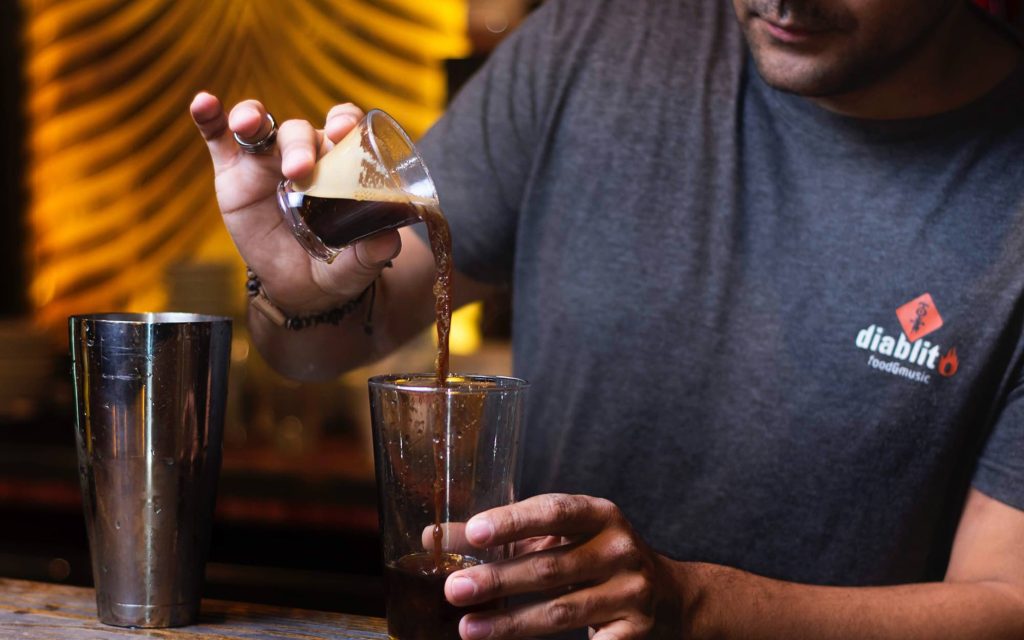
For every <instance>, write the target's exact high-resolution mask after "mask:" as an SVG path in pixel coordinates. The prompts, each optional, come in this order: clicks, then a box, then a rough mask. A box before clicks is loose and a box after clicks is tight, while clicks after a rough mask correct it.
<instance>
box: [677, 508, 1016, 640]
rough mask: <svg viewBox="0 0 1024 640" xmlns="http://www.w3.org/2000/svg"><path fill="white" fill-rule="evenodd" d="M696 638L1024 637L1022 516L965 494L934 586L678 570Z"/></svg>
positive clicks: (908, 639)
mask: <svg viewBox="0 0 1024 640" xmlns="http://www.w3.org/2000/svg"><path fill="white" fill-rule="evenodd" d="M678 575H679V577H680V583H681V584H683V585H689V589H688V590H689V591H690V594H691V595H690V597H688V598H686V599H685V600H686V601H687V602H690V603H696V604H694V605H691V606H692V609H693V611H692V618H691V619H692V621H693V637H694V638H750V639H751V640H756V639H759V638H817V639H820V640H829V639H833V638H834V639H840V638H873V639H878V640H882V639H887V638H893V639H894V640H895V639H900V640H913V639H915V638H921V639H928V640H941V639H943V638H950V639H953V638H957V639H964V638H971V639H972V640H982V639H988V638H991V639H996V638H1006V639H1008V640H1009V639H1017V640H1019V639H1020V638H1024V512H1021V511H1019V510H1017V509H1014V508H1013V507H1010V506H1007V505H1005V504H1003V503H1001V502H998V501H996V500H993V499H992V498H989V497H988V496H986V495H984V494H982V493H981V492H979V491H977V490H974V489H972V490H971V492H970V495H969V496H968V499H967V504H966V506H965V508H964V512H963V515H962V517H961V520H960V525H959V528H958V531H957V534H956V538H955V541H954V545H953V552H952V556H951V558H950V561H949V568H948V571H947V574H946V579H945V581H944V582H941V583H934V584H914V585H902V586H892V587H858V588H844V587H818V586H807V585H798V584H792V583H786V582H781V581H778V580H771V579H768V578H762V577H759V576H754V575H751V574H749V573H745V572H742V571H737V570H735V569H728V568H724V567H717V566H713V565H699V564H691V565H687V564H683V565H680V567H679V570H678Z"/></svg>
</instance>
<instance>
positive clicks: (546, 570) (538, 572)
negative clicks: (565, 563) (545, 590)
mask: <svg viewBox="0 0 1024 640" xmlns="http://www.w3.org/2000/svg"><path fill="white" fill-rule="evenodd" d="M530 565H531V569H532V571H533V575H534V576H535V577H536V578H537V579H538V580H539V581H541V582H542V583H545V584H547V583H550V582H553V581H554V580H555V579H556V578H558V576H559V575H560V574H561V571H562V567H561V563H559V561H558V558H557V557H556V556H554V555H545V554H542V555H538V556H537V557H536V558H534V559H533V560H531V562H530Z"/></svg>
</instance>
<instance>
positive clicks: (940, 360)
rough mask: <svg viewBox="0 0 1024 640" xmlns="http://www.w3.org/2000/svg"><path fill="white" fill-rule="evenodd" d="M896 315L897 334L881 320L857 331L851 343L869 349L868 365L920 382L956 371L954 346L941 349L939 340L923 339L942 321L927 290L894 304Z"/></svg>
mask: <svg viewBox="0 0 1024 640" xmlns="http://www.w3.org/2000/svg"><path fill="white" fill-rule="evenodd" d="M896 319H897V320H898V321H899V324H900V328H901V329H902V331H899V332H898V333H899V335H897V336H893V335H889V334H887V333H886V330H885V328H884V327H882V326H881V325H880V324H879V325H875V324H873V325H871V326H869V327H867V328H864V329H861V330H860V331H859V332H858V333H857V338H856V340H855V341H854V343H855V344H856V345H857V347H858V348H860V349H864V350H865V351H869V352H871V355H869V356H868V366H869V367H871V368H873V369H877V370H879V371H883V372H885V373H889V374H892V375H895V376H899V377H901V378H906V379H908V380H912V381H914V382H920V383H922V384H931V379H932V375H933V373H938V374H939V375H940V376H942V377H944V378H951V377H953V376H954V375H956V372H957V370H958V369H959V368H960V360H959V358H958V357H957V353H956V347H953V348H951V349H949V350H948V351H945V352H944V351H943V348H942V346H940V345H939V344H937V343H934V342H930V341H928V340H925V339H924V337H925V336H927V335H930V334H931V333H933V332H934V331H937V330H938V329H940V328H941V327H942V324H943V323H942V316H941V315H939V310H938V308H936V306H935V301H934V300H932V297H931V295H930V294H927V293H925V294H923V295H920V296H918V297H917V298H914V299H913V300H911V301H910V302H908V303H906V304H904V305H902V306H900V307H899V308H897V309H896ZM875 354H878V355H879V356H885V357H886V358H887V359H882V358H879V357H878V356H876V355H875Z"/></svg>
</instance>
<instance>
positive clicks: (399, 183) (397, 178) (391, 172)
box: [364, 109, 438, 204]
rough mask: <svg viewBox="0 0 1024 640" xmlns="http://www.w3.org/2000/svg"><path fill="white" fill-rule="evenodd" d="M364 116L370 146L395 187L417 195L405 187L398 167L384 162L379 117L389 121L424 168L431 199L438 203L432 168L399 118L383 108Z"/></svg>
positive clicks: (419, 164)
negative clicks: (395, 117)
mask: <svg viewBox="0 0 1024 640" xmlns="http://www.w3.org/2000/svg"><path fill="white" fill-rule="evenodd" d="M364 117H365V119H366V125H367V129H369V132H370V135H369V136H367V138H368V139H369V142H370V147H371V148H372V149H373V155H374V156H376V158H377V162H378V163H380V166H382V167H385V168H386V170H387V172H388V177H389V178H390V179H391V182H392V183H393V184H394V186H395V188H397V189H398V190H399V191H400V192H401V193H403V194H405V195H406V197H408V196H410V195H415V194H412V193H411V192H410V191H409V190H408V189H406V188H405V185H404V184H403V180H402V177H401V175H400V174H399V173H398V169H397V167H393V166H391V164H390V163H387V162H384V155H383V154H382V153H381V149H380V145H379V144H378V143H377V133H376V126H377V124H376V122H377V120H378V119H381V120H383V121H384V122H385V123H387V126H388V128H389V129H390V130H391V131H392V132H393V133H396V134H398V136H399V138H401V140H402V142H403V143H404V144H405V146H406V147H408V149H409V153H410V154H411V155H412V156H414V157H415V158H416V164H417V165H418V166H419V168H420V169H422V170H423V175H425V176H426V177H427V182H428V183H429V184H430V191H431V193H430V200H431V201H432V202H433V203H435V204H436V203H437V201H438V198H437V185H436V184H434V178H433V176H431V175H430V170H429V169H427V163H426V162H425V161H424V160H423V156H421V155H420V150H419V149H417V148H416V145H415V144H414V143H413V141H412V138H410V137H409V134H408V133H406V131H405V129H403V128H402V125H401V124H399V123H398V120H395V119H394V117H392V116H391V114H389V113H388V112H386V111H384V110H383V109H370V110H369V111H367V112H366V115H365V116H364Z"/></svg>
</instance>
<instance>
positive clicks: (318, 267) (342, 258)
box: [313, 230, 402, 300]
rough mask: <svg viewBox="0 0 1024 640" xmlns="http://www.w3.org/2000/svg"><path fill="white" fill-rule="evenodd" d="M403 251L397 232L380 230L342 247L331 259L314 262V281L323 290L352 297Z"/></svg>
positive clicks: (329, 293) (340, 295) (342, 297)
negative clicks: (329, 260)
mask: <svg viewBox="0 0 1024 640" xmlns="http://www.w3.org/2000/svg"><path fill="white" fill-rule="evenodd" d="M401 250H402V237H401V236H400V235H399V233H398V231H394V230H392V231H383V232H381V233H377V234H374V235H372V236H370V237H369V238H364V239H363V240H359V241H358V242H356V243H354V244H352V245H351V246H349V247H347V248H345V249H344V250H342V252H341V253H339V254H338V255H337V257H336V258H335V259H334V261H333V262H330V263H327V262H321V261H319V260H314V261H313V281H314V282H316V284H317V286H318V287H320V289H321V290H323V291H324V293H327V294H328V295H330V296H332V297H336V298H338V299H343V300H351V299H353V298H355V297H356V296H358V295H359V294H360V293H362V291H363V290H364V289H365V288H366V287H367V286H369V284H370V283H371V282H373V281H374V280H375V279H376V278H377V276H378V275H380V272H381V270H382V269H384V267H386V266H387V265H388V263H389V262H390V261H391V259H392V258H394V257H395V256H397V255H398V253H399V252H400V251H401Z"/></svg>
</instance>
